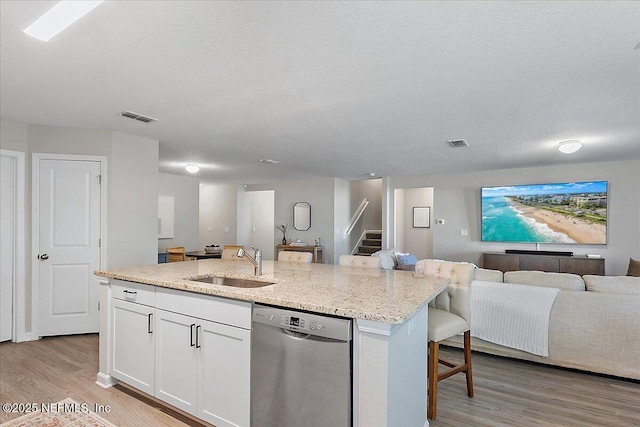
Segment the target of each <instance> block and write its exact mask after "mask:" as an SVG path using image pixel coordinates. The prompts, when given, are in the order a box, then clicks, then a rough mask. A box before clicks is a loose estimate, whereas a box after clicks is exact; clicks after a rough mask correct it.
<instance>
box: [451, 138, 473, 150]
mask: <svg viewBox="0 0 640 427" xmlns="http://www.w3.org/2000/svg"><path fill="white" fill-rule="evenodd" d="M447 142H448V143H449V145H450V146H452V147H453V148H462V147H468V146H469V144H467V141H465V140H464V139H450V140H449V141H447Z"/></svg>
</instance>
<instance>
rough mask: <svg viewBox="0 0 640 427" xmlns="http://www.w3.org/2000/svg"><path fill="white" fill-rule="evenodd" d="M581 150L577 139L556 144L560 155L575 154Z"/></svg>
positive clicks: (580, 144)
mask: <svg viewBox="0 0 640 427" xmlns="http://www.w3.org/2000/svg"><path fill="white" fill-rule="evenodd" d="M581 148H582V143H581V142H580V141H579V140H577V139H570V140H568V141H562V142H560V143H559V144H558V150H560V152H561V153H565V154H571V153H575V152H576V151H578V150H579V149H581Z"/></svg>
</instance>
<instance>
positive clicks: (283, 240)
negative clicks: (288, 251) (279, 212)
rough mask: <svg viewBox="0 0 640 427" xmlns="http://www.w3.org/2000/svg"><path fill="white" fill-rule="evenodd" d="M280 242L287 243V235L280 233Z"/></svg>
mask: <svg viewBox="0 0 640 427" xmlns="http://www.w3.org/2000/svg"><path fill="white" fill-rule="evenodd" d="M282 244H283V245H286V244H287V236H285V235H284V234H283V235H282Z"/></svg>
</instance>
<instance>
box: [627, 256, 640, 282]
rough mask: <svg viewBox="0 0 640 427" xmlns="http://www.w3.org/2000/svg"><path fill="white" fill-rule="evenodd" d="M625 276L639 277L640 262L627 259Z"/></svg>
mask: <svg viewBox="0 0 640 427" xmlns="http://www.w3.org/2000/svg"><path fill="white" fill-rule="evenodd" d="M627 276H633V277H640V260H638V259H633V258H629V268H628V269H627Z"/></svg>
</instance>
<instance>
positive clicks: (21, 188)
mask: <svg viewBox="0 0 640 427" xmlns="http://www.w3.org/2000/svg"><path fill="white" fill-rule="evenodd" d="M0 155H2V156H4V157H10V158H13V159H15V166H16V176H15V179H16V181H15V200H14V201H15V207H16V211H15V215H16V217H15V222H14V225H13V226H14V230H15V240H14V253H15V259H14V269H15V270H14V273H15V276H14V281H13V284H12V288H13V292H12V298H13V300H12V301H11V305H12V307H13V310H12V311H13V314H12V317H13V319H12V326H11V328H12V331H11V341H13V342H22V341H29V340H30V335H29V334H28V333H27V332H26V330H25V323H26V322H25V320H26V316H25V314H26V313H25V309H26V304H25V286H26V281H25V274H26V271H27V269H26V263H25V241H26V228H25V218H24V212H25V211H24V209H25V199H26V187H25V177H26V169H25V165H26V163H25V153H24V152H23V151H13V150H5V149H4V148H3V149H0Z"/></svg>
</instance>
